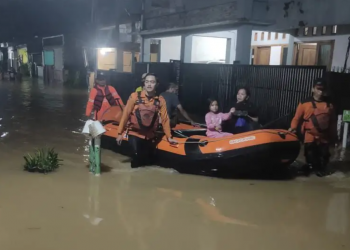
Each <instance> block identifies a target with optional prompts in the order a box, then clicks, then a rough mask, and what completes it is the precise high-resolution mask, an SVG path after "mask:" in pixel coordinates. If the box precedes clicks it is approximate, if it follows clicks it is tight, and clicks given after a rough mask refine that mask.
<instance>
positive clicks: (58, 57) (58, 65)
mask: <svg viewBox="0 0 350 250" xmlns="http://www.w3.org/2000/svg"><path fill="white" fill-rule="evenodd" d="M53 51H54V53H55V69H56V70H63V68H64V63H63V47H55V48H53Z"/></svg>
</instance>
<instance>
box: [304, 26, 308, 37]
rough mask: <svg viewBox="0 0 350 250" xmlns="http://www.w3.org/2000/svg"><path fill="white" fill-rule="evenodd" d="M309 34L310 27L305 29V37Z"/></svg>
mask: <svg viewBox="0 0 350 250" xmlns="http://www.w3.org/2000/svg"><path fill="white" fill-rule="evenodd" d="M308 33H309V28H308V27H305V28H304V36H307V34H308Z"/></svg>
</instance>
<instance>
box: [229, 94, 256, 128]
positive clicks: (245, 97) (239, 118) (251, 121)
mask: <svg viewBox="0 0 350 250" xmlns="http://www.w3.org/2000/svg"><path fill="white" fill-rule="evenodd" d="M249 97H250V91H249V89H248V88H240V89H239V90H238V92H237V103H236V104H235V106H234V108H235V113H234V115H233V117H232V119H231V122H230V123H231V125H230V127H231V128H230V132H233V133H234V134H239V133H244V132H248V131H251V130H254V127H258V126H259V124H258V121H259V118H258V110H257V108H256V107H255V105H254V104H252V103H251V102H250V101H249Z"/></svg>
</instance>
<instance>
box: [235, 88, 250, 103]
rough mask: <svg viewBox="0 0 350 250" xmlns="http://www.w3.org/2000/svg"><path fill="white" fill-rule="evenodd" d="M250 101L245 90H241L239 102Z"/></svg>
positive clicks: (238, 94) (238, 96) (238, 97)
mask: <svg viewBox="0 0 350 250" xmlns="http://www.w3.org/2000/svg"><path fill="white" fill-rule="evenodd" d="M247 99H248V96H247V92H246V91H245V89H240V90H239V91H238V93H237V102H243V101H245V100H247Z"/></svg>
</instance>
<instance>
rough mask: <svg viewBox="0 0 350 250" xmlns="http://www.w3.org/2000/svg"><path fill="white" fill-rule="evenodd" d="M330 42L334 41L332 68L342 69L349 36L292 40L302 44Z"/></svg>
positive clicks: (349, 61) (349, 62) (349, 63)
mask: <svg viewBox="0 0 350 250" xmlns="http://www.w3.org/2000/svg"><path fill="white" fill-rule="evenodd" d="M332 40H334V50H333V60H332V68H337V67H340V68H342V67H343V66H344V61H345V54H346V49H347V47H348V43H349V35H339V36H317V37H298V38H294V41H295V42H303V43H312V42H321V41H332ZM348 65H350V60H349V59H348Z"/></svg>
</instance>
